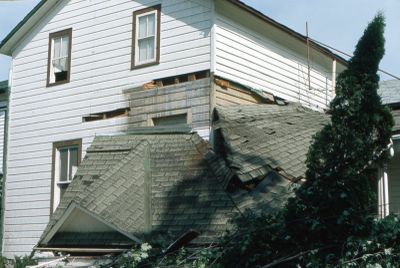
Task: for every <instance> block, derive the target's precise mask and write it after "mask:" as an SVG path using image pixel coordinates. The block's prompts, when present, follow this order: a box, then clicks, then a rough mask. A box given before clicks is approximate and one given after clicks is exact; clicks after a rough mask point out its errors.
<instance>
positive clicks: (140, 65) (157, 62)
mask: <svg viewBox="0 0 400 268" xmlns="http://www.w3.org/2000/svg"><path fill="white" fill-rule="evenodd" d="M159 64H160V62H159V61H153V62H148V63H143V64H136V65H132V66H131V71H132V70H136V69H141V68H146V67H149V66H154V65H159Z"/></svg>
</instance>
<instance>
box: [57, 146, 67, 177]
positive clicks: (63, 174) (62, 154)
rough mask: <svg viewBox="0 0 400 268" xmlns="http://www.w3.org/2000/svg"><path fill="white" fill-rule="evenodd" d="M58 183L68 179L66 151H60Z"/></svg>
mask: <svg viewBox="0 0 400 268" xmlns="http://www.w3.org/2000/svg"><path fill="white" fill-rule="evenodd" d="M59 169H60V173H59V181H67V178H68V149H61V150H60V163H59Z"/></svg>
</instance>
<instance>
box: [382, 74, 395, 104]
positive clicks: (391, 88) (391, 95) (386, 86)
mask: <svg viewBox="0 0 400 268" xmlns="http://www.w3.org/2000/svg"><path fill="white" fill-rule="evenodd" d="M378 93H379V95H380V96H381V98H382V103H383V104H394V103H400V80H388V81H382V82H380V83H379V89H378Z"/></svg>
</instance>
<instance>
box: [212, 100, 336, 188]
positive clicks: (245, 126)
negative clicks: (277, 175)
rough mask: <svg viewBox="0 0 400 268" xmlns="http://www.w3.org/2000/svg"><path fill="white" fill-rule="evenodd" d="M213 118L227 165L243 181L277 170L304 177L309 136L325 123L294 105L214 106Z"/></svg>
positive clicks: (325, 121) (317, 116)
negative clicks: (215, 111)
mask: <svg viewBox="0 0 400 268" xmlns="http://www.w3.org/2000/svg"><path fill="white" fill-rule="evenodd" d="M217 116H218V120H217V121H215V122H214V126H215V127H216V128H218V129H219V130H220V131H221V134H222V138H223V140H224V149H225V153H226V160H227V164H228V166H229V167H231V168H233V169H234V170H235V172H236V174H237V175H238V176H239V178H240V179H241V180H242V181H244V182H246V181H249V180H251V179H255V178H260V177H261V178H262V177H263V176H265V175H266V174H267V173H268V172H269V171H271V170H276V169H277V168H279V169H283V170H284V171H286V172H287V173H289V174H290V175H291V176H293V177H302V176H304V173H305V171H306V166H305V163H304V161H305V158H306V157H305V156H306V154H307V152H308V148H309V146H310V144H311V141H312V136H313V135H314V134H315V133H316V132H317V131H319V130H320V129H321V128H322V127H323V126H324V125H325V124H327V122H328V121H329V117H328V116H327V115H325V114H322V113H318V112H315V111H311V110H308V109H306V108H303V107H300V106H298V105H295V104H289V105H286V106H280V105H251V106H236V107H218V108H217ZM220 146H222V145H220ZM299 159H301V162H300V163H299V161H298V160H299ZM289 171H290V172H289Z"/></svg>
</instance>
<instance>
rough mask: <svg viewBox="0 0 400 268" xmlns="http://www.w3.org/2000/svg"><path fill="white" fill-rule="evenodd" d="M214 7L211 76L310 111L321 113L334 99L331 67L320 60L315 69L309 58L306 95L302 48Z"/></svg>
mask: <svg viewBox="0 0 400 268" xmlns="http://www.w3.org/2000/svg"><path fill="white" fill-rule="evenodd" d="M216 2H217V4H216V18H215V23H216V29H215V32H216V41H215V42H216V44H215V50H216V51H215V53H216V59H215V61H216V62H215V63H216V66H215V74H216V75H218V76H221V77H224V78H227V79H230V80H233V81H235V82H238V83H241V84H244V85H247V86H250V87H253V88H257V89H262V90H265V91H267V92H270V93H272V94H274V95H275V96H278V97H281V98H284V99H286V100H288V101H293V102H300V103H302V104H303V105H305V106H308V107H310V108H313V109H318V110H321V109H323V108H326V106H327V104H328V103H329V101H330V100H331V99H332V97H333V96H334V92H333V89H332V62H331V63H330V64H329V60H328V63H326V59H324V60H323V61H322V64H320V63H319V62H317V61H313V59H312V58H311V62H310V66H311V68H310V69H311V72H310V77H311V79H310V83H311V90H310V89H309V84H308V64H307V48H306V46H305V44H304V43H301V42H300V41H298V40H295V39H294V38H293V37H288V36H285V33H283V31H281V33H278V35H281V36H278V37H279V38H281V39H282V40H275V39H273V38H275V37H276V36H277V33H276V32H274V33H271V32H272V31H271V29H270V28H267V24H266V23H265V22H262V21H261V20H257V19H256V20H257V21H256V22H254V21H255V19H254V17H252V18H253V19H249V18H251V16H250V15H249V14H246V13H244V11H242V10H239V9H238V8H237V7H234V6H233V5H232V4H230V3H228V1H216ZM228 16H229V17H228ZM246 18H247V20H246ZM243 21H253V22H251V23H250V22H249V23H248V25H246V24H245V23H243ZM263 27H264V28H263ZM269 27H271V26H269ZM269 31H270V32H269ZM275 31H276V29H275ZM285 38H286V39H285ZM294 40H295V41H294ZM296 42H297V43H296ZM323 64H324V65H325V66H322V65H323Z"/></svg>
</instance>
